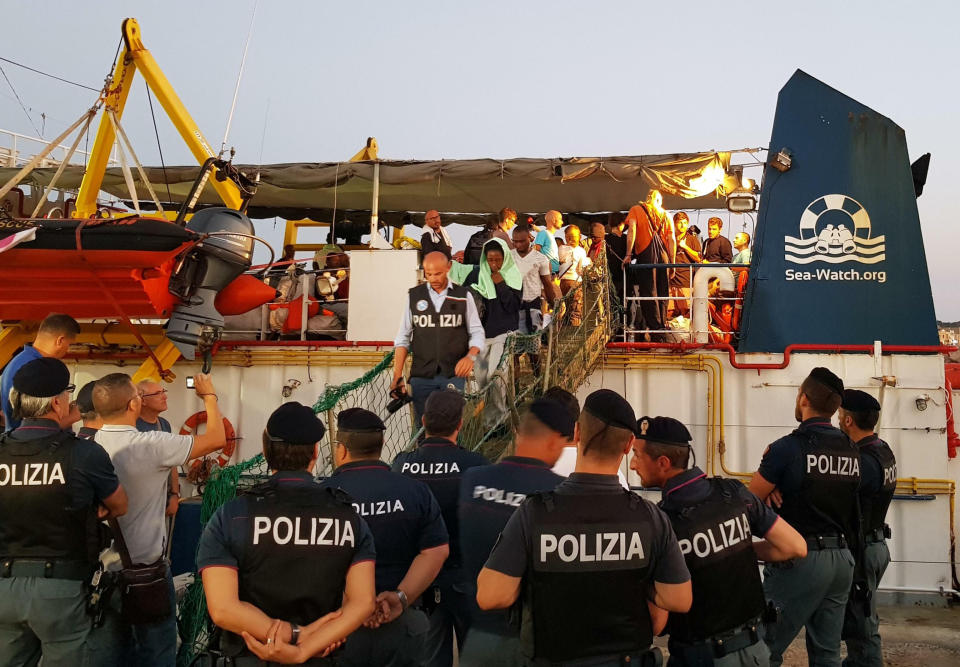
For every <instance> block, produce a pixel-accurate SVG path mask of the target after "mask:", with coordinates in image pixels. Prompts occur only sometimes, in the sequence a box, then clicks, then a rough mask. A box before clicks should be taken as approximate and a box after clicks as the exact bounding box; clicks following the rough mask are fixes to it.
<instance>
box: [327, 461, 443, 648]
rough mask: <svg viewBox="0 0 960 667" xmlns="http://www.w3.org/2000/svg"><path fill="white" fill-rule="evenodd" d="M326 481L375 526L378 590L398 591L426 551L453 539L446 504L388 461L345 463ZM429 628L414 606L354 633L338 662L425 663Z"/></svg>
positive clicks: (371, 525)
mask: <svg viewBox="0 0 960 667" xmlns="http://www.w3.org/2000/svg"><path fill="white" fill-rule="evenodd" d="M322 485H323V486H329V487H332V488H338V489H340V490H342V491H345V492H346V493H347V495H349V496H350V498H351V499H352V501H353V508H354V509H355V510H356V511H357V513H358V514H359V515H360V516H361V517H362V518H363V519H364V520H365V521H366V522H367V525H368V526H369V527H370V532H371V533H372V534H373V540H374V544H375V545H376V549H377V566H376V587H377V593H382V592H383V591H395V590H397V587H398V586H399V585H400V582H401V581H402V580H403V578H404V577H405V576H406V574H407V571H408V570H409V569H410V564H411V563H412V562H413V559H414V558H416V557H417V555H418V554H419V553H420V552H421V551H423V550H424V549H431V548H434V547H439V546H443V545H445V544H447V543H448V542H449V538H448V535H447V528H446V526H445V525H444V523H443V518H442V516H441V514H440V506H439V505H438V504H437V501H436V499H435V498H434V497H433V494H432V493H430V489H429V488H428V487H427V485H426V484H424V483H422V482H418V481H417V480H415V479H411V478H409V477H406V476H405V475H400V474H398V473H395V472H391V471H390V466H388V465H387V464H386V463H383V462H382V461H374V460H368V461H352V462H350V463H345V464H344V465H342V466H340V467H339V468H337V470H336V471H335V472H334V473H333V475H331V476H330V477H329V478H328V479H327V480H326V481H324V482H323V483H322ZM411 602H413V601H412V600H411ZM428 628H429V621H428V620H427V618H426V616H425V615H424V613H423V612H422V611H420V610H419V609H414V608H408V609H407V610H405V611H404V612H403V613H402V614H401V615H400V616H399V617H398V618H396V619H394V620H393V621H391V622H390V623H387V624H386V625H381V626H380V627H378V628H366V627H361V628H359V629H358V630H357V631H356V632H354V633H353V634H352V635H350V641H348V642H347V644H346V647H345V648H344V651H343V654H342V655H341V656H340V657H339V658H338V663H337V664H338V665H357V666H358V667H360V666H362V665H381V666H384V667H386V666H387V665H389V666H391V667H399V666H400V665H420V664H421V654H422V653H423V646H424V642H425V640H426V634H427V630H428Z"/></svg>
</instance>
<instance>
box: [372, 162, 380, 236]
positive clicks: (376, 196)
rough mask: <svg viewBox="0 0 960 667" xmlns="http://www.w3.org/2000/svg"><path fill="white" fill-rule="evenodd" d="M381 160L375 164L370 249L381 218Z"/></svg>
mask: <svg viewBox="0 0 960 667" xmlns="http://www.w3.org/2000/svg"><path fill="white" fill-rule="evenodd" d="M379 211H380V160H377V161H376V162H374V163H373V201H372V202H371V203H370V247H374V246H373V237H374V236H376V235H377V234H378V229H377V228H378V227H379V225H378V222H379V218H380V214H379Z"/></svg>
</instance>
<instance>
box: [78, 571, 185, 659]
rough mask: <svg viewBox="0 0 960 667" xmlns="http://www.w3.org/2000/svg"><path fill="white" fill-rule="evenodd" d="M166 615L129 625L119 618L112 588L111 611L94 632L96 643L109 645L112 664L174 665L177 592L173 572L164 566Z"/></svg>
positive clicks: (116, 597)
mask: <svg viewBox="0 0 960 667" xmlns="http://www.w3.org/2000/svg"><path fill="white" fill-rule="evenodd" d="M167 586H168V589H169V593H170V616H168V617H167V618H165V619H163V620H162V621H158V622H156V623H148V624H143V625H131V624H129V623H126V622H124V621H123V619H122V618H121V617H120V592H119V591H114V595H113V598H112V599H111V600H110V606H111V611H110V613H109V614H108V615H107V619H106V621H105V623H104V626H103V627H102V628H99V629H98V630H97V631H96V632H95V633H94V634H95V635H96V643H98V644H103V645H105V646H108V647H111V648H112V650H113V651H114V654H115V656H116V660H115V661H114V663H113V664H116V665H137V666H138V667H175V665H176V662H177V595H176V592H175V591H174V588H173V575H172V574H171V573H170V568H169V567H168V568H167Z"/></svg>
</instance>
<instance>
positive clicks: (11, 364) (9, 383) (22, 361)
mask: <svg viewBox="0 0 960 667" xmlns="http://www.w3.org/2000/svg"><path fill="white" fill-rule="evenodd" d="M42 357H43V355H42V354H40V352H39V351H37V348H35V347H34V346H33V345H31V344H29V343H27V344H26V345H24V346H23V349H22V350H20V352H18V353H17V354H16V355H14V357H13V358H12V359H11V360H10V361H8V362H7V365H6V366H5V367H4V369H3V375H0V406H2V407H3V423H4V428H5V429H6V430H7V431H12V430H13V429H15V428H17V427H18V426H19V425H20V420H19V419H16V418H15V417H14V416H13V410H12V408H11V407H10V390H11V389H13V376H14V375H16V374H17V371H18V370H20V369H21V368H23V367H24V366H25V365H26V364H28V363H29V362H31V361H33V360H34V359H41V358H42Z"/></svg>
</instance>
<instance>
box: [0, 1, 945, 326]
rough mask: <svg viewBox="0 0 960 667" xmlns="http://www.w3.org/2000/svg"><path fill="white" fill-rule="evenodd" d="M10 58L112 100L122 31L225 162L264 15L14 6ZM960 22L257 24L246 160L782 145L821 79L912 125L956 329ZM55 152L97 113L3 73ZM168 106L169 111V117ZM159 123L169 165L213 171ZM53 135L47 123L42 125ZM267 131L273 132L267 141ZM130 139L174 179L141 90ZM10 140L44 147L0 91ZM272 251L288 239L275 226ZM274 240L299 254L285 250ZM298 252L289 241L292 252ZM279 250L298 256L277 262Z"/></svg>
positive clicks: (868, 14) (45, 85)
mask: <svg viewBox="0 0 960 667" xmlns="http://www.w3.org/2000/svg"><path fill="white" fill-rule="evenodd" d="M0 7H2V9H3V16H4V38H3V41H2V42H0V56H2V57H4V58H9V59H11V60H15V61H17V62H21V63H23V64H26V65H29V66H31V67H35V68H37V69H40V70H43V71H45V72H49V73H51V74H55V75H58V76H61V77H64V78H67V79H70V80H73V81H77V82H81V83H84V84H86V85H90V86H93V87H94V88H99V86H100V85H101V84H102V81H103V77H104V75H105V74H106V73H107V71H108V69H109V66H110V64H111V63H112V61H113V57H114V53H115V51H116V48H117V43H118V40H119V37H120V23H121V21H122V19H123V18H124V17H127V16H132V17H135V18H137V19H138V20H139V21H140V25H141V29H142V32H143V40H144V43H145V45H146V46H147V48H149V49H150V50H151V52H152V53H153V55H154V57H155V58H156V60H157V61H158V63H159V64H160V66H161V68H162V69H163V71H164V73H165V74H166V75H167V78H168V79H169V80H170V81H171V83H172V84H173V86H174V87H175V89H176V90H177V92H178V93H179V95H180V97H181V98H182V99H183V101H184V103H185V104H186V106H187V108H188V109H189V111H190V113H191V114H192V115H193V117H194V119H195V120H196V121H197V123H198V125H199V126H200V128H201V129H202V130H203V132H204V134H205V135H206V138H207V140H208V141H209V142H210V144H211V145H212V146H214V147H215V148H218V147H219V145H220V142H221V140H222V138H223V132H224V128H225V125H226V120H227V116H228V113H229V109H230V102H231V99H232V97H233V89H234V85H235V83H236V78H237V71H238V68H239V65H240V59H241V55H242V52H243V46H244V41H245V39H246V36H247V30H248V28H249V26H250V18H251V13H252V11H253V7H254V2H253V0H234V1H233V2H223V1H208V0H193V1H192V2H183V1H182V0H166V1H164V2H156V1H153V2H137V1H132V0H126V1H124V2H119V1H113V2H105V1H101V0H97V1H96V2H68V1H67V0H64V1H62V2H43V1H39V0H32V1H31V2H14V1H11V0H5V1H3V2H2V3H0ZM958 19H960V3H957V2H950V1H947V0H937V1H931V2H926V1H922V0H921V1H918V2H913V3H909V4H907V3H903V2H890V1H889V0H874V1H872V2H855V1H846V2H837V1H836V0H833V1H831V2H819V1H817V2H813V1H807V0H805V1H804V2H795V3H789V4H788V3H763V2H751V3H737V2H723V3H720V2H699V1H689V2H682V3H680V2H669V3H668V2H659V3H652V2H639V1H636V2H602V1H599V0H594V1H593V2H589V3H587V2H576V3H575V2H564V1H559V0H553V1H549V2H539V1H538V2H523V1H518V0H513V1H512V2H502V1H499V0H485V1H483V2H475V3H470V4H467V3H463V2H454V1H448V2H416V1H414V0H410V1H408V2H381V3H377V2H360V1H357V0H354V1H351V2H336V3H335V2H320V1H313V2H282V1H279V0H274V1H273V2H269V1H266V0H264V1H262V2H260V3H259V5H258V6H257V11H256V18H255V22H254V27H253V38H252V41H251V43H250V50H249V54H248V59H247V65H246V70H245V72H244V77H243V82H242V87H241V90H240V97H239V102H238V106H237V111H236V114H235V117H234V121H233V128H232V131H231V136H230V141H229V144H230V145H233V146H235V147H236V148H237V158H236V159H237V161H238V162H253V163H256V162H259V161H261V138H262V137H263V136H264V128H265V127H266V134H265V137H266V139H265V142H263V144H262V145H263V154H262V161H263V162H264V163H276V162H318V161H333V160H341V159H343V160H345V159H347V158H349V157H350V156H351V155H353V154H354V153H355V152H356V151H357V150H359V149H360V148H361V147H362V146H363V143H364V141H365V140H366V138H367V137H368V136H375V137H376V138H377V140H378V142H379V144H380V155H381V157H383V158H387V159H401V158H404V159H433V158H476V157H492V158H507V157H518V156H522V157H558V156H574V155H581V156H595V155H641V154H649V153H674V152H687V151H700V150H711V149H732V148H743V147H757V146H766V145H767V143H768V142H769V140H770V131H771V127H772V124H773V114H774V107H775V105H776V96H777V92H778V91H779V89H780V88H781V87H782V86H783V84H784V83H786V81H787V79H788V78H789V77H790V76H791V74H792V73H793V72H794V70H796V69H798V68H799V69H803V70H805V71H806V72H808V73H810V74H811V75H813V76H815V77H817V78H819V79H821V80H823V81H824V82H826V83H827V84H829V85H831V86H833V87H834V88H837V89H838V90H840V91H842V92H844V93H846V94H847V95H849V96H851V97H853V98H854V99H857V100H859V101H860V102H862V103H864V104H866V105H867V106H870V107H872V108H873V109H875V110H877V111H878V112H880V113H882V114H884V115H886V116H888V117H890V118H892V119H893V120H894V121H895V122H896V123H898V124H899V125H900V126H901V127H903V129H904V130H905V132H906V136H907V142H908V146H909V150H910V158H911V160H914V159H916V158H917V157H919V156H920V155H921V154H923V153H925V152H928V151H929V152H931V153H933V157H932V161H931V165H930V175H929V179H928V181H927V185H926V189H925V191H924V194H923V196H922V197H921V198H920V199H919V200H918V206H919V209H920V219H921V222H922V227H923V234H924V243H925V248H926V253H927V261H928V264H929V271H930V279H931V283H932V287H933V295H934V301H935V304H936V309H937V315H938V317H939V318H940V319H945V320H960V290H958V289H957V288H956V285H957V281H956V273H957V270H956V260H955V259H954V258H955V255H956V253H957V249H958V247H960V244H958V241H960V230H958V228H957V227H956V226H955V223H954V221H953V220H952V214H953V211H954V210H955V208H956V207H955V206H951V205H950V204H949V197H951V196H952V194H951V193H953V192H955V191H956V185H954V186H951V185H950V183H954V184H956V183H957V182H958V180H960V179H958V177H960V169H958V167H957V166H956V163H955V158H950V157H949V156H950V155H955V156H956V155H960V133H958V131H957V127H956V124H957V121H958V113H957V107H958V93H957V84H956V81H957V76H958V75H957V71H956V69H957V66H958V64H960V46H958V42H960V40H958V38H957V35H956V29H957V25H958V24H960V21H958ZM0 66H2V68H3V70H4V72H5V73H6V75H7V77H8V78H9V80H10V82H11V83H12V84H13V86H14V88H15V89H16V91H17V93H19V95H20V97H21V99H22V100H23V103H24V104H25V105H26V106H27V107H28V112H29V114H30V116H31V118H32V120H33V123H34V124H36V126H37V128H38V129H40V130H41V131H43V134H44V136H45V137H46V138H48V139H50V138H53V137H55V136H56V135H57V134H58V133H59V132H60V131H62V130H63V129H65V128H66V127H67V126H68V125H69V124H70V123H72V122H73V121H74V120H75V119H76V118H77V117H79V116H80V115H81V113H82V112H83V111H84V110H85V109H86V108H87V107H88V106H90V104H91V103H92V102H93V101H94V93H92V92H90V91H87V90H83V89H80V88H76V87H73V86H69V85H66V84H62V83H59V82H57V81H54V80H51V79H47V78H44V77H40V76H38V75H36V74H34V73H31V72H28V71H26V70H23V69H20V68H18V67H15V66H13V65H10V64H8V63H4V62H0ZM155 106H156V103H155ZM157 109H158V112H159V113H158V124H159V131H160V138H161V143H162V146H163V155H164V159H165V161H166V163H167V164H168V165H170V164H191V163H192V160H191V158H190V155H189V153H188V152H187V150H186V147H185V146H184V144H183V143H182V142H181V140H180V139H179V137H178V136H177V135H176V133H175V131H174V130H173V127H172V125H171V124H170V122H169V121H168V120H167V119H166V117H165V116H164V115H163V113H162V111H161V110H159V107H157ZM41 113H44V114H45V115H46V121H45V124H44V121H43V120H42V119H41V117H40V114H41ZM265 118H266V126H265V123H264V121H265ZM124 125H125V128H126V130H127V132H128V133H129V134H130V135H131V139H132V141H133V143H134V147H135V149H136V150H137V152H138V154H139V156H140V157H141V159H142V160H143V161H144V162H145V163H147V164H152V165H156V164H159V155H158V153H157V143H156V139H155V137H154V134H153V126H152V124H151V121H150V112H149V108H148V107H147V100H146V96H145V94H144V83H143V80H142V79H141V78H138V79H137V80H136V83H135V87H134V90H133V92H132V94H131V97H130V101H129V103H128V105H127V110H126V112H125V115H124ZM0 128H3V129H7V130H12V131H15V132H22V133H24V134H31V135H32V134H35V131H34V129H33V127H32V126H31V122H30V121H28V119H27V116H26V115H25V114H24V112H23V110H22V109H21V108H20V105H19V104H18V103H17V101H16V99H15V97H14V94H13V92H12V91H11V89H10V86H8V85H7V82H6V81H3V80H0ZM257 225H258V229H260V230H261V231H264V232H265V233H266V232H272V221H258V222H257ZM271 238H274V239H278V238H279V237H278V236H275V235H272V234H271ZM277 245H279V243H278V244H277ZM277 250H278V252H279V250H280V249H279V248H277Z"/></svg>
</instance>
